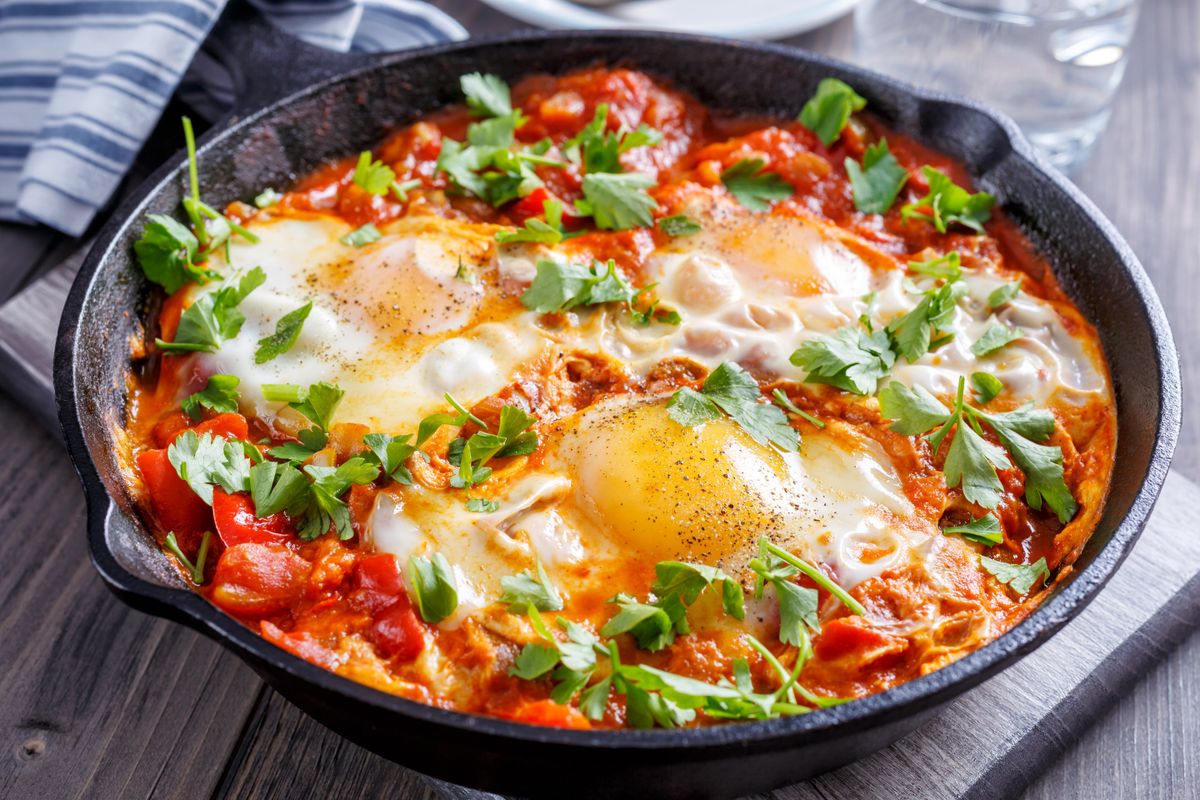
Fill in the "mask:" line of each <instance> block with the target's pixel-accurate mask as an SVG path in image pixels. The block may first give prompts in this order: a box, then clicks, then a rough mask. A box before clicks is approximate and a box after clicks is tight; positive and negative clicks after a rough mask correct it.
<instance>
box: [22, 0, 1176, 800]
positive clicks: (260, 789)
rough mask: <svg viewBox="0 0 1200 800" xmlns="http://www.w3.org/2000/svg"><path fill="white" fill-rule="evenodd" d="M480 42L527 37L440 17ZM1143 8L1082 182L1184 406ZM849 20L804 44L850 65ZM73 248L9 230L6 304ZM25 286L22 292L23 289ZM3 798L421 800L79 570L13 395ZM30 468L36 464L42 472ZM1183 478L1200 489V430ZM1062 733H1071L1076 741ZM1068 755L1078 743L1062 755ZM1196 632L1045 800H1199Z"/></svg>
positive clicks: (1171, 176)
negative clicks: (1155, 312)
mask: <svg viewBox="0 0 1200 800" xmlns="http://www.w3.org/2000/svg"><path fill="white" fill-rule="evenodd" d="M435 4H436V5H440V6H442V7H443V8H445V9H447V10H448V11H450V12H451V13H452V14H453V15H454V16H456V17H457V18H458V19H459V20H460V21H462V22H463V23H464V24H465V25H466V26H467V27H468V28H469V29H470V30H472V32H473V33H476V34H481V33H492V32H502V31H504V30H510V29H515V28H519V27H522V26H521V25H520V24H519V23H516V22H514V21H511V20H509V19H508V18H506V17H504V16H503V15H501V14H499V13H497V12H494V11H492V10H490V9H488V8H486V7H485V6H483V5H481V4H480V3H478V2H477V1H476V0H441V1H440V2H437V3H435ZM1197 5H1198V4H1196V3H1194V2H1193V1H1192V0H1147V2H1146V3H1145V7H1144V9H1143V18H1142V21H1141V24H1140V26H1139V30H1138V33H1137V36H1136V38H1135V43H1134V47H1133V51H1132V57H1131V61H1130V67H1129V73H1128V76H1127V78H1126V82H1125V85H1124V87H1123V88H1122V90H1121V93H1120V94H1119V96H1118V99H1117V103H1116V106H1115V109H1114V116H1113V121H1112V124H1111V125H1110V129H1109V131H1108V132H1107V134H1106V135H1105V136H1104V138H1103V139H1102V140H1101V143H1100V145H1099V147H1098V149H1097V152H1096V154H1095V156H1094V157H1093V159H1092V161H1091V162H1090V164H1089V165H1087V166H1086V167H1085V169H1084V170H1083V172H1082V173H1081V174H1080V175H1079V176H1078V177H1077V180H1078V182H1079V184H1080V185H1081V186H1082V187H1083V188H1084V190H1085V191H1087V192H1088V193H1089V194H1090V195H1091V196H1092V197H1093V199H1095V200H1096V201H1097V203H1098V204H1099V205H1100V206H1101V208H1102V209H1104V211H1105V212H1106V213H1107V214H1108V215H1109V216H1110V217H1111V218H1112V219H1113V220H1114V222H1115V223H1116V224H1117V227H1118V228H1119V229H1120V230H1122V231H1123V232H1124V233H1125V235H1126V236H1127V238H1129V240H1130V242H1131V244H1132V245H1133V247H1134V249H1135V250H1136V251H1137V252H1138V253H1139V254H1140V255H1141V257H1142V259H1143V261H1144V262H1145V263H1146V266H1147V268H1148V269H1149V271H1150V272H1151V275H1152V277H1153V278H1154V280H1155V283H1156V285H1157V286H1158V287H1159V291H1160V293H1161V295H1162V296H1163V299H1164V303H1165V304H1166V306H1167V309H1168V313H1169V315H1170V316H1171V318H1172V322H1173V325H1174V326H1175V333H1176V339H1177V342H1178V344H1179V347H1180V352H1181V357H1182V360H1183V363H1184V377H1185V384H1186V389H1187V391H1188V395H1189V396H1194V391H1195V390H1196V389H1197V381H1198V370H1197V367H1200V352H1197V348H1198V347H1200V315H1198V314H1196V313H1195V312H1194V310H1193V308H1192V306H1193V304H1194V303H1195V299H1196V297H1197V296H1200V292H1198V291H1197V290H1198V289H1200V268H1198V267H1197V265H1198V264H1200V240H1198V239H1197V238H1196V237H1195V236H1191V235H1189V234H1190V233H1191V228H1192V227H1193V226H1194V223H1195V220H1196V219H1198V218H1200V185H1198V184H1200V181H1198V180H1197V176H1200V155H1197V151H1196V148H1195V147H1194V145H1193V142H1194V140H1195V131H1196V129H1197V124H1198V123H1200V118H1198V117H1200V60H1198V59H1197V52H1198V51H1197V42H1200V18H1198V17H1200V12H1198V9H1197ZM850 40H851V28H850V25H849V23H848V21H842V22H840V23H838V24H835V25H832V26H829V27H828V28H826V29H824V30H823V31H820V32H817V33H814V34H809V35H806V36H803V37H798V38H797V39H795V40H793V42H794V43H797V44H800V45H802V46H807V47H810V48H812V49H818V50H822V51H824V52H829V53H833V54H842V55H844V54H846V53H847V52H848V47H849V43H850ZM70 249H71V243H70V242H65V241H64V240H63V239H61V238H60V237H55V236H51V235H48V234H46V233H45V232H38V231H36V230H33V231H30V230H27V229H19V228H17V227H16V226H9V225H0V277H2V280H0V297H4V296H6V295H7V294H8V293H9V292H11V291H12V290H13V289H15V288H17V287H19V286H21V285H24V284H25V283H27V282H28V279H29V277H30V275H31V274H34V273H36V272H39V271H41V270H43V269H44V268H45V267H46V266H47V265H48V264H52V263H53V262H54V260H56V258H57V257H60V256H61V255H63V254H65V253H66V252H69V251H70ZM18 273H19V275H18ZM0 426H3V428H2V429H3V430H5V431H6V433H7V434H8V442H7V446H6V448H5V455H4V457H3V459H0V509H2V510H3V511H2V513H0V518H2V519H4V521H5V522H6V523H7V525H6V531H5V536H4V537H0V564H2V565H3V567H4V569H3V570H0V601H2V603H3V605H2V606H0V643H2V646H0V698H4V702H3V703H0V729H2V730H3V731H4V732H5V735H6V739H5V745H6V747H7V749H6V750H5V755H4V757H3V758H4V760H3V761H0V765H2V766H0V797H14V798H22V799H23V798H42V797H45V798H59V797H134V798H141V797H150V796H161V797H204V796H214V797H225V796H229V797H293V796H305V795H308V796H314V797H326V796H328V797H334V796H337V797H375V796H395V797H421V796H423V795H424V791H425V790H424V788H423V787H422V786H420V785H419V784H418V783H415V782H413V780H412V779H411V776H410V774H409V773H404V772H403V771H398V770H397V768H395V767H394V765H391V764H390V763H389V762H386V761H383V760H382V759H378V758H377V757H375V756H373V755H371V754H370V753H367V752H366V751H364V750H362V749H360V748H357V747H356V746H354V745H351V744H349V743H346V742H345V741H344V740H341V739H340V738H338V737H336V736H334V735H333V734H331V733H329V732H328V731H327V730H325V729H324V728H322V727H321V726H319V725H317V724H316V723H313V722H312V721H310V720H308V719H307V718H306V717H304V716H303V715H302V714H300V713H299V712H298V711H296V710H295V709H294V708H293V707H291V706H290V705H288V704H287V703H286V702H284V701H282V700H281V699H280V698H279V697H278V696H276V695H274V694H273V693H270V692H266V691H264V690H262V688H261V683H260V682H259V681H258V679H257V678H256V677H255V676H254V675H253V674H252V673H251V672H250V671H249V670H248V669H247V668H245V667H244V666H242V665H241V664H240V663H239V662H238V661H237V660H236V659H234V658H232V657H230V656H229V655H227V654H225V653H224V652H223V651H221V650H220V649H219V648H218V647H216V646H215V645H212V644H211V643H209V642H208V641H207V640H204V639H202V638H201V637H199V636H198V635H196V634H193V633H192V632H190V631H187V630H184V629H182V628H180V627H178V626H174V625H170V624H168V623H165V622H162V621H158V620H153V619H151V618H148V617H144V616H142V615H139V614H136V613H134V612H131V611H129V610H128V609H126V608H125V607H124V606H122V605H121V604H120V603H119V602H118V601H116V600H115V599H114V598H112V597H111V596H109V595H108V593H107V592H106V591H105V590H104V589H103V587H102V586H101V584H100V581H99V579H98V578H97V577H96V576H95V575H94V573H93V571H92V569H91V566H90V564H89V563H88V562H87V559H86V555H85V553H84V547H83V540H82V536H81V531H82V519H83V512H82V496H81V492H80V491H79V490H78V488H77V485H76V482H75V480H74V476H73V475H72V474H71V471H70V466H69V464H68V462H67V460H66V458H65V456H64V455H62V454H61V452H60V451H58V449H57V448H56V446H55V445H54V442H53V440H52V439H51V438H50V437H49V436H48V435H46V434H44V433H43V432H41V431H40V430H39V429H38V426H37V425H36V424H35V423H34V421H33V419H32V417H30V416H29V415H28V413H27V412H25V411H23V410H21V409H19V408H17V407H16V406H15V405H14V404H12V403H11V402H10V401H8V400H7V399H5V398H0ZM31 465H32V466H31ZM1176 465H1177V468H1178V470H1179V471H1180V472H1182V474H1184V475H1187V476H1190V477H1192V478H1200V431H1198V430H1197V426H1196V425H1194V424H1192V422H1191V421H1190V420H1187V421H1186V423H1185V430H1184V435H1183V439H1182V441H1181V446H1180V449H1179V454H1178V456H1177V459H1176ZM1064 729H1065V728H1064ZM1062 744H1063V745H1068V744H1070V743H1067V742H1063V743H1062ZM1198 750H1200V635H1193V636H1191V637H1190V638H1189V639H1188V640H1187V641H1186V642H1185V643H1184V644H1183V645H1182V646H1181V647H1179V648H1178V649H1176V650H1175V651H1174V652H1173V653H1172V654H1171V655H1169V656H1168V657H1167V658H1166V659H1165V661H1163V662H1162V663H1161V664H1160V665H1159V666H1158V668H1157V669H1155V670H1154V671H1153V672H1152V673H1151V674H1150V675H1149V676H1147V678H1146V679H1145V680H1143V681H1142V682H1141V683H1139V684H1138V685H1137V687H1136V689H1135V690H1134V691H1133V692H1132V693H1131V694H1129V696H1127V697H1124V698H1123V699H1122V700H1121V701H1120V702H1119V703H1114V708H1113V710H1112V712H1111V714H1110V715H1109V716H1108V718H1106V719H1104V720H1102V721H1101V722H1100V723H1099V724H1098V725H1097V726H1096V727H1094V728H1093V729H1091V730H1090V731H1089V732H1088V733H1087V734H1086V735H1085V736H1083V737H1082V738H1081V740H1080V741H1079V742H1078V743H1077V744H1074V745H1073V746H1072V748H1071V749H1069V750H1068V751H1067V754H1066V756H1065V757H1063V758H1062V759H1060V760H1059V761H1058V763H1057V764H1056V765H1055V766H1054V767H1052V768H1051V769H1050V770H1049V771H1048V772H1047V773H1046V774H1045V775H1044V776H1043V777H1042V778H1041V779H1040V781H1039V782H1038V783H1037V784H1036V785H1034V786H1033V787H1032V788H1031V790H1030V791H1029V792H1028V796H1029V797H1033V798H1039V800H1040V798H1067V797H1088V798H1124V797H1139V798H1140V797H1188V796H1193V795H1194V793H1195V792H1196V791H1197V786H1198V785H1200V775H1197V760H1198V759H1197V757H1196V755H1195V754H1196V752H1197V751H1198Z"/></svg>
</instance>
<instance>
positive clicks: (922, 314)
mask: <svg viewBox="0 0 1200 800" xmlns="http://www.w3.org/2000/svg"><path fill="white" fill-rule="evenodd" d="M966 293H967V286H966V284H965V283H963V282H962V281H957V280H951V281H950V282H948V283H945V284H943V285H942V286H940V287H934V288H932V289H929V290H928V291H926V292H925V293H924V297H922V298H921V302H920V303H918V304H917V306H916V308H914V309H913V310H912V311H909V312H908V313H907V314H902V315H901V316H899V317H897V318H896V319H894V320H892V321H891V322H890V323H888V326H887V333H888V336H890V337H891V341H892V347H893V349H894V350H895V351H896V353H897V355H900V356H903V357H904V358H906V359H907V360H908V361H909V363H912V362H915V361H917V360H918V359H919V358H921V356H923V355H925V354H926V353H928V352H929V351H930V350H935V349H937V348H938V347H941V346H942V345H944V344H946V343H948V342H950V341H951V340H953V339H954V334H953V333H951V332H947V331H946V330H945V329H946V327H947V326H948V325H949V324H950V323H951V322H952V321H953V320H954V311H955V309H956V308H957V306H958V301H959V300H960V299H961V298H962V297H963V296H965V295H966ZM934 334H937V336H936V338H935V336H934Z"/></svg>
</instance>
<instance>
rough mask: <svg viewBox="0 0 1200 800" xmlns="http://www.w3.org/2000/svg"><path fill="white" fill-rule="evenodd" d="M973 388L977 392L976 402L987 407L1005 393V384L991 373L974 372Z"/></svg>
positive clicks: (972, 376) (972, 375) (972, 378)
mask: <svg viewBox="0 0 1200 800" xmlns="http://www.w3.org/2000/svg"><path fill="white" fill-rule="evenodd" d="M971 388H972V389H974V390H975V400H976V401H977V402H979V403H980V404H982V405H987V404H988V403H990V402H991V401H992V400H994V399H995V398H996V396H997V395H999V394H1000V393H1001V392H1003V391H1004V384H1003V383H1001V382H1000V379H999V378H997V377H996V376H995V375H993V374H991V373H990V372H972V373H971Z"/></svg>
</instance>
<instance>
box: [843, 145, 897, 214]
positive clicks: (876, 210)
mask: <svg viewBox="0 0 1200 800" xmlns="http://www.w3.org/2000/svg"><path fill="white" fill-rule="evenodd" d="M845 166H846V174H847V175H848V176H849V177H850V188H851V190H853V192H854V207H855V208H857V209H858V210H859V211H861V212H862V213H864V214H883V213H884V212H886V211H887V210H888V209H889V208H891V207H892V203H894V202H896V196H897V195H899V194H900V190H901V189H903V188H904V184H905V183H907V182H908V170H906V169H905V168H904V167H902V166H900V162H899V161H897V160H896V157H895V156H894V155H892V153H891V151H890V150H888V143H887V139H880V140H879V141H878V142H877V143H876V144H873V145H871V146H869V147H868V148H867V150H866V152H865V153H863V163H862V166H861V167H860V166H859V165H858V162H856V161H855V160H854V159H852V158H847V159H846V161H845Z"/></svg>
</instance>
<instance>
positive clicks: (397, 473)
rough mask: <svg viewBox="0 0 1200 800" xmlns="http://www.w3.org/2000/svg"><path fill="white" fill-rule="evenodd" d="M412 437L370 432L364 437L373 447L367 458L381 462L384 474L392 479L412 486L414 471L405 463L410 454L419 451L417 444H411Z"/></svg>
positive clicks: (366, 442) (364, 441) (370, 446)
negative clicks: (410, 470)
mask: <svg viewBox="0 0 1200 800" xmlns="http://www.w3.org/2000/svg"><path fill="white" fill-rule="evenodd" d="M410 439H412V435H411V434H409V435H406V436H390V435H388V434H386V433H368V434H367V435H366V436H364V437H363V443H364V444H366V446H367V447H369V448H371V452H370V453H369V454H368V455H367V456H365V458H366V459H367V460H368V461H371V460H373V461H374V462H375V463H377V464H379V466H380V468H382V470H383V474H384V475H387V476H388V477H390V478H391V479H392V480H394V481H396V482H397V483H402V484H404V485H405V486H411V485H412V482H413V478H412V473H411V472H409V470H408V467H406V466H405V463H406V462H407V461H408V459H409V456H411V455H412V454H413V453H415V452H416V451H417V446H416V445H415V444H409V440H410Z"/></svg>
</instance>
